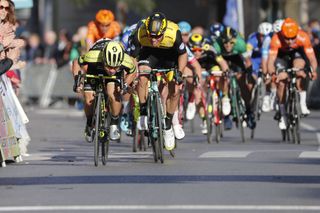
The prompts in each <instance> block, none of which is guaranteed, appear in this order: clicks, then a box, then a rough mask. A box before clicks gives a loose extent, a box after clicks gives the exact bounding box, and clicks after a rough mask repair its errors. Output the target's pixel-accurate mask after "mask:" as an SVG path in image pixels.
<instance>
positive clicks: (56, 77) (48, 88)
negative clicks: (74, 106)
mask: <svg viewBox="0 0 320 213" xmlns="http://www.w3.org/2000/svg"><path fill="white" fill-rule="evenodd" d="M22 75H23V77H22V89H21V95H22V96H23V97H24V98H36V99H39V105H40V106H41V107H48V106H49V104H50V103H51V100H52V99H53V98H63V99H69V98H76V97H77V96H76V94H75V93H74V92H73V90H72V86H73V77H72V73H71V71H70V66H69V65H65V66H63V67H61V68H59V69H57V67H56V65H51V64H41V65H35V64H34V65H28V66H27V67H26V68H25V70H23V71H22Z"/></svg>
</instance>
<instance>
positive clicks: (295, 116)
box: [285, 68, 305, 144]
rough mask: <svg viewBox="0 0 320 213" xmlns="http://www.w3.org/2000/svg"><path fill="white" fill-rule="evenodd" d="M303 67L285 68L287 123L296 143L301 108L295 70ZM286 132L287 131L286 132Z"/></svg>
mask: <svg viewBox="0 0 320 213" xmlns="http://www.w3.org/2000/svg"><path fill="white" fill-rule="evenodd" d="M304 70H305V69H297V68H291V69H286V70H285V71H286V72H287V73H288V82H289V84H288V87H289V88H288V91H287V92H288V95H287V102H286V103H287V104H286V108H287V114H288V116H287V119H288V120H287V123H288V124H289V129H290V130H291V135H292V140H293V142H294V143H296V144H300V118H301V109H300V102H299V95H298V90H297V86H296V79H297V76H296V72H298V71H304ZM287 133H288V132H287Z"/></svg>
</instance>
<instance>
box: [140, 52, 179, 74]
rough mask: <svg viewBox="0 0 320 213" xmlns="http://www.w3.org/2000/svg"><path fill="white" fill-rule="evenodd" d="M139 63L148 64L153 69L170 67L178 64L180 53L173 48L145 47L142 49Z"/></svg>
mask: <svg viewBox="0 0 320 213" xmlns="http://www.w3.org/2000/svg"><path fill="white" fill-rule="evenodd" d="M138 63H139V65H147V66H149V67H150V68H151V69H170V68H173V67H177V65H178V53H177V52H176V50H173V49H160V48H151V47H143V48H142V49H141V50H140V54H139V58H138Z"/></svg>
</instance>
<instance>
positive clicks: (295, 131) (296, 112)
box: [293, 91, 301, 144]
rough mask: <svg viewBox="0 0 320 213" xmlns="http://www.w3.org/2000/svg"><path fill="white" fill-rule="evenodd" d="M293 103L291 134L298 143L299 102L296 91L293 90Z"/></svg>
mask: <svg viewBox="0 0 320 213" xmlns="http://www.w3.org/2000/svg"><path fill="white" fill-rule="evenodd" d="M294 97H295V98H294V104H293V115H294V117H293V118H294V126H293V135H294V143H295V144H300V118H301V111H300V104H299V97H298V93H297V92H296V91H295V93H294Z"/></svg>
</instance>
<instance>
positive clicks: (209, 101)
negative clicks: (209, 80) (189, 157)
mask: <svg viewBox="0 0 320 213" xmlns="http://www.w3.org/2000/svg"><path fill="white" fill-rule="evenodd" d="M206 102H207V106H206V123H207V142H208V143H211V142H212V137H211V135H212V117H213V100H212V90H211V89H208V92H207V100H206Z"/></svg>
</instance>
